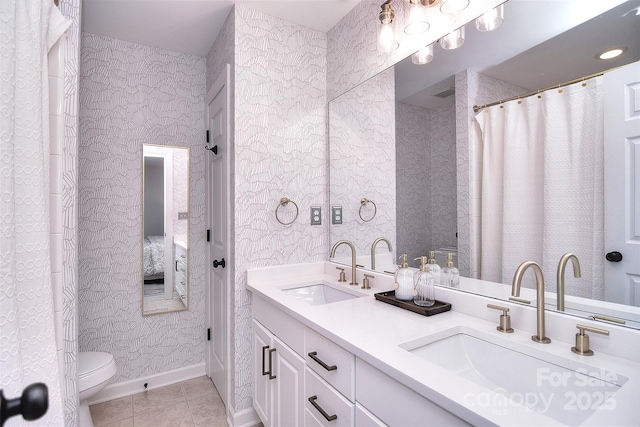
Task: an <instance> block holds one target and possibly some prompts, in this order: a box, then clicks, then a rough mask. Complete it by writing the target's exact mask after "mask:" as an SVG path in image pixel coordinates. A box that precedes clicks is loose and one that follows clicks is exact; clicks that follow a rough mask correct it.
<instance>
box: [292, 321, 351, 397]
mask: <svg viewBox="0 0 640 427" xmlns="http://www.w3.org/2000/svg"><path fill="white" fill-rule="evenodd" d="M305 338H306V340H305V352H304V355H305V356H304V358H305V362H306V364H307V366H308V367H309V368H311V369H312V370H313V371H314V372H315V373H317V374H318V375H319V376H320V377H322V378H323V379H324V380H325V381H327V382H328V383H329V384H331V385H332V386H333V387H335V388H336V389H337V390H338V391H339V392H340V393H342V394H344V395H345V397H346V398H347V399H349V400H350V401H352V402H355V399H356V395H355V393H356V392H355V357H354V355H353V354H351V353H349V352H348V351H347V350H345V349H343V348H342V347H340V346H339V345H337V344H336V343H334V342H333V341H330V340H329V339H327V338H325V337H323V336H322V335H320V334H318V333H317V332H315V331H313V330H311V329H309V328H307V330H306V337H305ZM323 363H324V365H326V366H323V365H322V364H323ZM334 367H335V369H334Z"/></svg>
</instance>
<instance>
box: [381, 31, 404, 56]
mask: <svg viewBox="0 0 640 427" xmlns="http://www.w3.org/2000/svg"><path fill="white" fill-rule="evenodd" d="M393 33H394V31H393V26H392V25H391V24H381V25H380V32H379V33H378V50H379V51H380V52H381V53H391V52H393V51H394V50H396V49H397V48H398V46H400V45H399V44H398V42H397V41H396V38H395V36H394V34H393Z"/></svg>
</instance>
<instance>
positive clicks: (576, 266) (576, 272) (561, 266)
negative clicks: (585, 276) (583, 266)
mask: <svg viewBox="0 0 640 427" xmlns="http://www.w3.org/2000/svg"><path fill="white" fill-rule="evenodd" d="M569 260H571V263H572V264H573V277H576V278H578V277H581V273H580V261H578V257H577V256H575V255H574V254H570V253H567V254H564V255H562V258H560V262H559V263H558V275H557V278H556V280H557V283H558V292H557V295H556V297H557V298H558V302H557V304H556V307H557V309H558V311H564V271H565V270H566V268H567V263H568V262H569Z"/></svg>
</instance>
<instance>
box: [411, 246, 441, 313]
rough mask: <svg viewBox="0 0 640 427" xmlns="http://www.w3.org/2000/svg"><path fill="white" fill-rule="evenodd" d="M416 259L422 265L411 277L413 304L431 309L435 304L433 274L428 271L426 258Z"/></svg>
mask: <svg viewBox="0 0 640 427" xmlns="http://www.w3.org/2000/svg"><path fill="white" fill-rule="evenodd" d="M418 259H419V260H420V261H421V262H422V264H421V265H420V270H418V271H416V273H415V274H414V275H413V302H414V303H415V304H416V305H419V306H421V307H431V306H432V305H433V304H435V302H436V297H435V293H436V291H435V288H434V287H433V283H434V279H433V273H431V271H429V267H428V264H427V257H426V256H423V257H420V258H416V260H418Z"/></svg>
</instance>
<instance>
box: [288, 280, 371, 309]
mask: <svg viewBox="0 0 640 427" xmlns="http://www.w3.org/2000/svg"><path fill="white" fill-rule="evenodd" d="M282 291H283V292H286V293H288V294H289V295H291V296H293V297H294V298H296V299H299V300H302V301H304V302H306V303H308V304H311V305H323V304H330V303H333V302H338V301H344V300H348V299H353V298H359V297H362V296H365V295H366V294H361V293H359V292H355V291H352V292H348V291H347V290H346V289H345V290H342V289H336V288H334V287H331V286H328V285H325V284H323V283H316V284H313V285H304V286H296V287H293V288H287V289H283V290H282Z"/></svg>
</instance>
